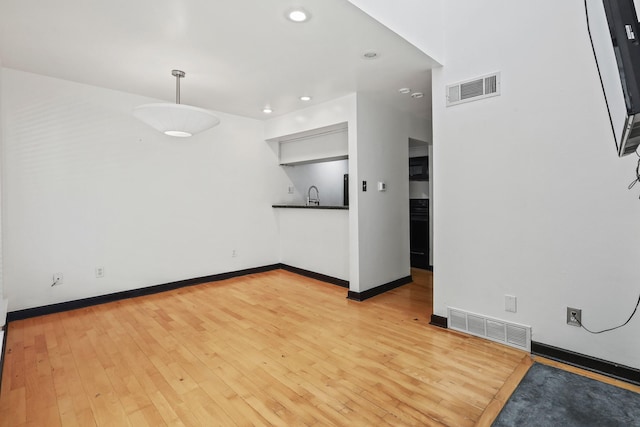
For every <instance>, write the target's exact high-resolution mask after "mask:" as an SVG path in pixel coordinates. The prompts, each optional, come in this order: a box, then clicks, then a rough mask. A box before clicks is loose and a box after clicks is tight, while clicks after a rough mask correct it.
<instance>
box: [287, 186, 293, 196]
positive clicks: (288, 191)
mask: <svg viewBox="0 0 640 427" xmlns="http://www.w3.org/2000/svg"><path fill="white" fill-rule="evenodd" d="M293 191H294V188H293V185H290V186H289V187H288V188H287V193H289V194H293Z"/></svg>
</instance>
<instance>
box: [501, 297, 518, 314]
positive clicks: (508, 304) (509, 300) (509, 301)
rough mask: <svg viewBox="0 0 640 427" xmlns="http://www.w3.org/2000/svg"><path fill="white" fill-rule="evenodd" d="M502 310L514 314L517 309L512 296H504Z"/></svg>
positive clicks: (515, 300)
mask: <svg viewBox="0 0 640 427" xmlns="http://www.w3.org/2000/svg"><path fill="white" fill-rule="evenodd" d="M504 310H505V311H509V312H511V313H515V312H516V311H517V310H518V309H517V298H516V297H514V296H513V295H505V296H504Z"/></svg>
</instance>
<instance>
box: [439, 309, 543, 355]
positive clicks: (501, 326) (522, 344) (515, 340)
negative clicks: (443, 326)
mask: <svg viewBox="0 0 640 427" xmlns="http://www.w3.org/2000/svg"><path fill="white" fill-rule="evenodd" d="M447 311H448V323H449V328H450V329H455V330H457V331H461V332H466V333H469V334H471V335H475V336H478V337H482V338H487V339H489V340H491V341H496V342H499V343H502V344H506V345H508V346H511V347H516V348H519V349H521V350H526V351H531V327H530V326H525V325H519V324H517V323H511V322H506V321H504V320H500V319H494V318H491V317H487V316H482V315H479V314H475V313H471V312H468V311H464V310H459V309H457V308H452V307H449V308H448V309H447Z"/></svg>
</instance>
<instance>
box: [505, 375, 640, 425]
mask: <svg viewBox="0 0 640 427" xmlns="http://www.w3.org/2000/svg"><path fill="white" fill-rule="evenodd" d="M493 426H494V427H526V426H536V427H555V426H562V427H573V426H576V427H589V426H594V427H596V426H597V427H608V426H624V427H630V426H640V394H638V393H634V392H632V391H629V390H625V389H622V388H618V387H614V386H612V385H609V384H605V383H601V382H599V381H595V380H592V379H590V378H585V377H582V376H580V375H576V374H572V373H570V372H566V371H563V370H561V369H557V368H553V367H551V366H547V365H542V364H539V363H534V364H533V366H532V367H531V368H530V369H529V372H527V374H526V375H525V377H524V378H523V379H522V382H520V384H519V385H518V387H517V388H516V390H515V391H514V392H513V394H512V395H511V397H510V398H509V400H508V401H507V404H506V405H505V406H504V408H503V409H502V411H501V412H500V414H499V415H498V418H497V419H496V420H495V422H494V423H493Z"/></svg>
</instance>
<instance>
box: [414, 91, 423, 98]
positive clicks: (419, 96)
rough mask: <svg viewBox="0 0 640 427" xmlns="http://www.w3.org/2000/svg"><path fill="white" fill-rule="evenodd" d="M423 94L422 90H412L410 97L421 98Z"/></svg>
mask: <svg viewBox="0 0 640 427" xmlns="http://www.w3.org/2000/svg"><path fill="white" fill-rule="evenodd" d="M423 96H424V94H423V93H422V92H413V93H412V94H411V97H412V98H422V97H423Z"/></svg>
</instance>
